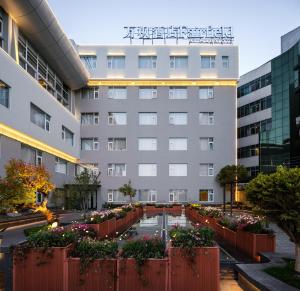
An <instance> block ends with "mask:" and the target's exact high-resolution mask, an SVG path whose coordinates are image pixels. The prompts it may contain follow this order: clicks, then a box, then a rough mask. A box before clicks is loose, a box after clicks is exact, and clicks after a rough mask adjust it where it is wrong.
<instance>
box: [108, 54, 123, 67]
mask: <svg viewBox="0 0 300 291" xmlns="http://www.w3.org/2000/svg"><path fill="white" fill-rule="evenodd" d="M107 68H108V69H124V68H125V56H108V57H107Z"/></svg>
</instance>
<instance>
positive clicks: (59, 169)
mask: <svg viewBox="0 0 300 291" xmlns="http://www.w3.org/2000/svg"><path fill="white" fill-rule="evenodd" d="M67 164H68V163H67V161H65V160H63V159H61V158H58V157H56V158H55V172H56V173H61V174H67Z"/></svg>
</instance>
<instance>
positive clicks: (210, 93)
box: [199, 87, 214, 99]
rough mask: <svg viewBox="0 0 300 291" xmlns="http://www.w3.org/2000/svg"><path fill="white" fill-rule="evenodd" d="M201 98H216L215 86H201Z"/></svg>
mask: <svg viewBox="0 0 300 291" xmlns="http://www.w3.org/2000/svg"><path fill="white" fill-rule="evenodd" d="M199 98H200V99H213V98H214V88H213V87H200V88H199Z"/></svg>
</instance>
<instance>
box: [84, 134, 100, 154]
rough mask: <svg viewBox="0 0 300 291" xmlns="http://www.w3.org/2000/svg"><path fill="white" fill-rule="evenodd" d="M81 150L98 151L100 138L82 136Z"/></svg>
mask: <svg viewBox="0 0 300 291" xmlns="http://www.w3.org/2000/svg"><path fill="white" fill-rule="evenodd" d="M81 150H82V151H98V150H99V141H98V138H95V137H92V138H82V139H81Z"/></svg>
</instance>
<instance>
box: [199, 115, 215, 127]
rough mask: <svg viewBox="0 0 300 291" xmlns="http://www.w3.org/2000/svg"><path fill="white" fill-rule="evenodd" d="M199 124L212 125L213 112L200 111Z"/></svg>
mask: <svg viewBox="0 0 300 291" xmlns="http://www.w3.org/2000/svg"><path fill="white" fill-rule="evenodd" d="M199 124H200V125H213V124H214V113H213V112H200V113H199Z"/></svg>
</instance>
